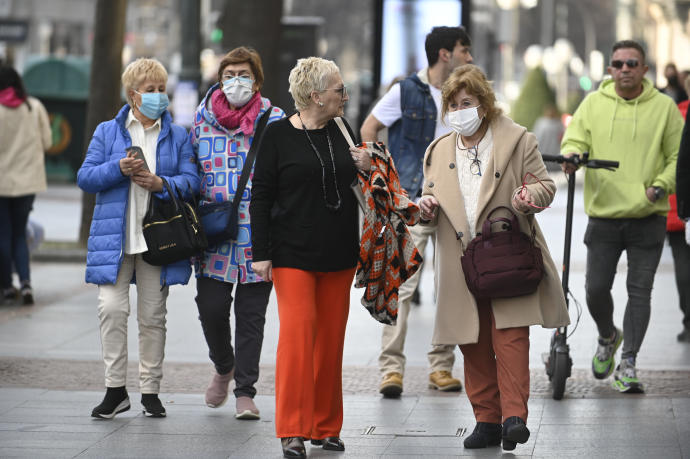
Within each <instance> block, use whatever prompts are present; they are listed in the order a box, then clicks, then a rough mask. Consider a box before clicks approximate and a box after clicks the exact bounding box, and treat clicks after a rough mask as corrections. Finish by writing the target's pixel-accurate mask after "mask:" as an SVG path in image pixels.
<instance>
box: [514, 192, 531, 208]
mask: <svg viewBox="0 0 690 459" xmlns="http://www.w3.org/2000/svg"><path fill="white" fill-rule="evenodd" d="M531 203H532V193H530V192H529V190H528V189H527V188H522V189H521V190H520V191H518V192H517V193H515V195H514V196H513V208H514V209H515V210H517V211H518V212H522V213H528V212H530V211H531V210H532V209H534V207H533V206H531V205H530V204H531Z"/></svg>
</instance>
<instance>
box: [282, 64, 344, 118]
mask: <svg viewBox="0 0 690 459" xmlns="http://www.w3.org/2000/svg"><path fill="white" fill-rule="evenodd" d="M338 74H340V69H339V68H338V66H337V65H336V63H335V62H333V61H331V60H328V59H322V58H320V57H306V58H303V59H298V60H297V65H295V67H294V68H293V69H292V70H291V71H290V77H289V78H288V82H289V83H290V89H289V91H290V94H291V95H292V98H293V99H294V100H295V108H296V109H297V110H298V111H301V110H304V109H306V108H307V107H309V103H310V102H311V93H312V92H313V91H323V90H325V89H327V85H328V80H329V79H330V78H331V77H332V76H333V75H338Z"/></svg>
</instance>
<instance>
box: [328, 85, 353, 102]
mask: <svg viewBox="0 0 690 459" xmlns="http://www.w3.org/2000/svg"><path fill="white" fill-rule="evenodd" d="M324 91H335V92H339V93H340V99H341V100H342V99H345V97H347V86H345V85H343V86H342V87H340V88H327V89H324Z"/></svg>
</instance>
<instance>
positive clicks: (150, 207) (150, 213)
mask: <svg viewBox="0 0 690 459" xmlns="http://www.w3.org/2000/svg"><path fill="white" fill-rule="evenodd" d="M161 181H162V182H163V188H164V189H165V190H166V191H167V192H168V196H170V200H171V201H172V202H173V204H175V212H179V211H180V200H179V199H178V197H177V196H176V195H175V194H174V193H173V190H172V188H170V184H169V183H168V181H167V180H165V179H164V178H162V177H161ZM176 189H177V188H176ZM149 194H150V197H149V205H148V208H147V209H146V215H147V216H148V217H149V218H151V217H152V216H153V210H154V209H153V208H154V201H155V199H154V196H153V192H152V191H151V192H150V193H149Z"/></svg>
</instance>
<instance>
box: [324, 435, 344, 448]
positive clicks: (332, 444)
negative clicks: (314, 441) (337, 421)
mask: <svg viewBox="0 0 690 459" xmlns="http://www.w3.org/2000/svg"><path fill="white" fill-rule="evenodd" d="M322 442H323V449H326V450H328V451H345V443H343V441H342V440H341V439H340V437H326V438H324V439H323V440H322Z"/></svg>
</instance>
